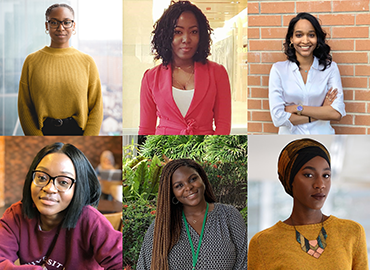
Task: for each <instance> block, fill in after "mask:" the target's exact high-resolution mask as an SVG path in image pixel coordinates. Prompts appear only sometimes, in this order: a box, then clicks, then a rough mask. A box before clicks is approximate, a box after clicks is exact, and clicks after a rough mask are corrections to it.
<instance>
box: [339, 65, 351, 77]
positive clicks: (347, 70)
mask: <svg viewBox="0 0 370 270" xmlns="http://www.w3.org/2000/svg"><path fill="white" fill-rule="evenodd" d="M338 68H339V72H340V75H342V76H353V75H354V68H353V65H338Z"/></svg>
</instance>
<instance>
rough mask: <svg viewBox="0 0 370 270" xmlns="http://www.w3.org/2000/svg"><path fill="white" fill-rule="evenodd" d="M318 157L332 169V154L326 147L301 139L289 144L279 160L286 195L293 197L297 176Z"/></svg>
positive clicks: (281, 180) (313, 141) (280, 175)
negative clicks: (304, 166)
mask: <svg viewBox="0 0 370 270" xmlns="http://www.w3.org/2000/svg"><path fill="white" fill-rule="evenodd" d="M316 156H320V157H322V158H324V159H325V160H326V161H327V162H328V164H329V167H330V154H329V152H328V150H327V149H326V148H325V146H324V145H322V144H321V143H319V142H317V141H315V140H311V139H300V140H295V141H292V142H290V143H288V144H287V145H286V146H285V147H284V149H283V150H282V151H281V153H280V156H279V160H278V174H279V180H280V182H281V183H282V184H283V186H284V189H285V191H286V193H288V194H289V195H290V196H292V197H293V189H292V184H293V180H294V177H295V175H296V174H297V173H298V171H299V170H300V169H301V168H302V166H303V165H304V164H306V163H307V162H308V161H310V160H311V159H313V158H314V157H316Z"/></svg>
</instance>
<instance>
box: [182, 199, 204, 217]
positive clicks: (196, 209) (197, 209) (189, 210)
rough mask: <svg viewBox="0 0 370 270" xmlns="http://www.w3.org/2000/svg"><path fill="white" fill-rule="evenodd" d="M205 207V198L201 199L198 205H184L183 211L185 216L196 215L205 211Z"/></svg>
mask: <svg viewBox="0 0 370 270" xmlns="http://www.w3.org/2000/svg"><path fill="white" fill-rule="evenodd" d="M206 208H207V202H206V200H203V201H201V202H200V203H199V204H198V205H195V206H189V205H184V208H183V210H184V213H185V216H187V217H189V216H198V215H203V214H204V213H205V212H206Z"/></svg>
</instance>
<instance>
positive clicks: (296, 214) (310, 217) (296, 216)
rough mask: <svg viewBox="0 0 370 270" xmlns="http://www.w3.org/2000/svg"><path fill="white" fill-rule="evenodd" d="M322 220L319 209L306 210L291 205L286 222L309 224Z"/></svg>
mask: <svg viewBox="0 0 370 270" xmlns="http://www.w3.org/2000/svg"><path fill="white" fill-rule="evenodd" d="M322 220H323V214H322V212H321V209H319V210H313V209H310V210H307V211H302V210H298V209H295V207H294V206H293V211H292V214H291V215H290V217H289V219H288V220H287V223H288V224H290V225H309V224H317V223H320V222H321V221H322Z"/></svg>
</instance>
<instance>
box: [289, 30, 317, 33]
mask: <svg viewBox="0 0 370 270" xmlns="http://www.w3.org/2000/svg"><path fill="white" fill-rule="evenodd" d="M297 32H302V33H303V30H295V31H294V33H297ZM308 33H316V31H315V30H310V31H308Z"/></svg>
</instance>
